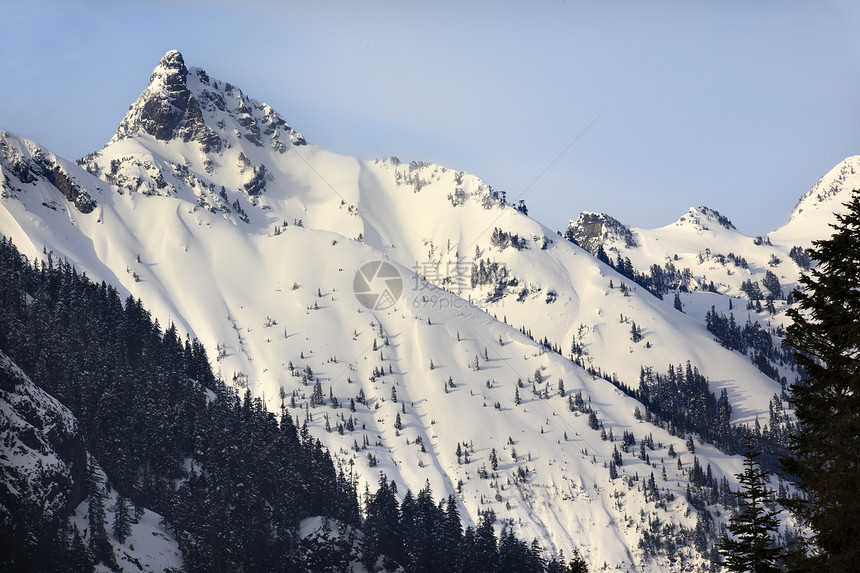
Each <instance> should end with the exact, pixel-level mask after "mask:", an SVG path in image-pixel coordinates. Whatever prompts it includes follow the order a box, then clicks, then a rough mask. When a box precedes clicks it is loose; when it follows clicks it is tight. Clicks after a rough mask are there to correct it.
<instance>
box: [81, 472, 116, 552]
mask: <svg viewBox="0 0 860 573" xmlns="http://www.w3.org/2000/svg"><path fill="white" fill-rule="evenodd" d="M87 517H88V518H89V523H90V539H89V549H90V553H91V554H92V556H93V560H94V561H95V562H96V563H104V564H106V565H108V566H110V565H111V564H115V558H114V554H113V547H112V546H111V544H110V540H108V533H107V529H106V526H105V490H104V485H103V484H102V480H101V477H100V476H99V474H98V472H97V470H96V465H95V461H94V460H93V458H92V457H90V459H89V461H88V464H87Z"/></svg>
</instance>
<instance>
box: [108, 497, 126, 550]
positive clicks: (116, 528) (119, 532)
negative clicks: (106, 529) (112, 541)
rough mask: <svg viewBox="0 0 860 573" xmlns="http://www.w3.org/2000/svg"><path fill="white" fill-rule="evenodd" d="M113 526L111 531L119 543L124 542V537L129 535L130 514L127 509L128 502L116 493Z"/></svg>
mask: <svg viewBox="0 0 860 573" xmlns="http://www.w3.org/2000/svg"><path fill="white" fill-rule="evenodd" d="M112 509H113V527H112V530H111V532H112V533H113V536H114V538H116V540H117V541H119V542H120V543H125V540H126V538H127V537H128V536H129V535H131V515H130V514H129V510H128V502H127V501H126V500H125V498H124V497H123V496H121V495H117V497H116V503H115V504H114V506H113V508H112Z"/></svg>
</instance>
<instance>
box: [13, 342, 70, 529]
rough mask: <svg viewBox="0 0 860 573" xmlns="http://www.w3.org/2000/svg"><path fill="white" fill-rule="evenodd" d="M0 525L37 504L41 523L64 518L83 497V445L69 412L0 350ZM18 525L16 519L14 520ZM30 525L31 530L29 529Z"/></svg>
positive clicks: (54, 523)
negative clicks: (0, 440)
mask: <svg viewBox="0 0 860 573" xmlns="http://www.w3.org/2000/svg"><path fill="white" fill-rule="evenodd" d="M0 437H2V444H3V447H2V449H0V484H4V485H3V486H0V529H3V530H4V531H7V532H8V531H9V527H11V526H12V525H13V524H15V523H16V519H19V518H20V516H21V515H22V514H26V513H28V512H32V508H34V507H37V508H40V509H39V511H38V512H36V513H31V514H30V515H38V516H39V518H40V519H41V520H42V521H43V523H41V524H34V523H27V524H26V525H25V526H24V527H23V529H19V530H18V531H17V532H16V533H18V534H21V535H22V534H31V535H32V534H34V531H35V530H36V529H38V527H45V526H47V524H53V527H56V525H57V524H58V523H59V522H61V521H63V520H65V519H66V517H67V516H68V515H69V514H70V513H71V511H72V509H73V508H74V507H76V506H77V505H78V504H80V503H81V501H83V499H84V498H85V496H86V492H85V487H84V482H85V479H84V478H85V470H86V459H87V457H86V455H87V454H86V449H85V448H84V442H83V439H82V438H81V435H80V433H79V432H78V429H77V422H76V420H75V418H74V416H73V415H72V413H71V412H70V411H69V410H68V409H67V408H66V407H65V406H63V405H62V404H60V403H59V402H58V401H57V400H55V399H54V398H53V397H52V396H50V395H48V394H47V393H45V392H44V391H42V390H41V389H40V388H38V387H37V386H36V385H35V384H33V382H32V381H30V379H29V378H27V376H26V375H25V374H24V373H23V372H22V371H21V370H20V369H19V368H18V367H17V366H16V365H15V364H14V363H13V362H12V361H11V360H10V359H9V358H8V357H7V356H6V355H5V354H3V353H2V352H0ZM17 523H18V524H20V523H21V522H20V521H17ZM30 528H33V529H32V530H30Z"/></svg>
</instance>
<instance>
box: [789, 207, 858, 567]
mask: <svg viewBox="0 0 860 573" xmlns="http://www.w3.org/2000/svg"><path fill="white" fill-rule="evenodd" d="M845 206H846V207H847V211H846V212H845V213H843V214H838V215H837V222H836V223H835V224H834V225H832V227H833V229H834V231H835V232H834V234H833V236H832V237H831V238H829V239H826V240H821V241H816V242H814V243H813V245H814V246H813V248H812V249H811V251H810V254H811V256H812V258H813V259H815V260H816V261H817V262H818V265H817V266H816V268H814V269H813V270H812V271H811V272H810V273H809V274H805V275H803V276H802V277H801V279H800V283H801V285H802V286H803V289H802V290H800V291H796V292H795V293H794V298H795V300H796V301H797V303H798V306H797V307H796V308H794V309H791V310H789V311H788V315H789V316H790V317H791V318H792V319H793V321H794V322H793V324H791V325H790V326H789V327H788V329H787V332H786V342H787V343H788V344H789V345H791V346H792V347H793V348H795V349H796V350H797V351H798V353H797V354H796V359H797V362H798V364H800V365H801V366H802V367H803V371H804V372H805V377H804V379H803V380H801V381H800V382H798V383H796V384H793V385H792V386H791V401H792V402H793V404H794V406H795V413H796V415H797V426H796V430H795V432H794V433H793V435H792V436H791V441H790V444H789V454H788V455H786V456H785V457H784V458H783V459H782V466H783V468H784V470H785V471H786V472H787V473H788V474H790V475H792V476H794V477H795V478H796V479H797V484H798V486H799V487H800V489H801V490H802V491H803V492H804V493H805V494H806V496H805V498H804V499H798V500H791V501H789V502H788V503H787V505H788V507H789V509H790V510H791V511H792V512H793V513H794V514H795V516H797V517H798V518H799V519H800V520H801V521H802V522H803V523H804V524H805V525H807V526H808V527H809V528H810V529H811V531H812V535H811V538H810V539H809V540H808V543H807V547H806V550H807V551H806V554H805V555H801V556H798V559H797V560H793V561H792V564H791V567H792V569H794V570H797V571H813V570H814V571H825V570H826V571H857V570H858V568H860V504H858V503H857V487H858V484H860V291H858V286H860V249H858V245H860V191H857V190H855V191H854V192H853V193H852V196H851V199H850V201H849V202H848V203H846V204H845Z"/></svg>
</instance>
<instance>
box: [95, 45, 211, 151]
mask: <svg viewBox="0 0 860 573" xmlns="http://www.w3.org/2000/svg"><path fill="white" fill-rule="evenodd" d="M187 79H188V69H187V68H186V67H185V60H184V59H183V57H182V54H181V53H179V52H178V51H177V50H171V51H169V52H167V53H166V54H164V57H162V58H161V61H160V62H159V63H158V66H156V67H155V69H154V70H153V71H152V74H151V75H150V76H149V85H148V86H147V87H146V89H145V90H143V92H142V93H141V94H140V96H139V97H138V98H137V101H136V102H135V103H133V104H132V105H131V107H130V108H129V110H128V113H127V114H126V115H125V118H123V120H122V122H121V123H120V124H119V128H117V131H116V134H115V135H114V136H113V139H112V140H111V142H114V141H119V140H121V139H124V138H126V137H131V136H133V135H135V134H137V133H141V132H143V133H147V134H149V135H151V136H153V137H155V138H156V139H159V140H162V141H169V140H171V139H177V138H178V139H181V140H182V141H185V142H189V141H197V142H198V143H200V144H201V146H202V148H203V152H204V153H208V152H209V151H219V150H220V149H221V140H220V139H219V138H218V136H217V135H215V132H213V131H212V129H211V128H209V127H208V126H207V125H206V123H205V121H204V119H203V114H202V113H201V111H200V105H199V103H198V102H197V99H196V98H195V97H194V94H193V93H192V92H191V90H190V89H188V85H187Z"/></svg>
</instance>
